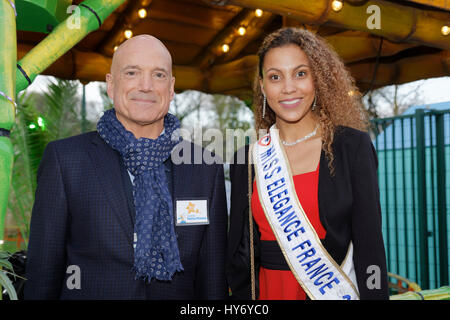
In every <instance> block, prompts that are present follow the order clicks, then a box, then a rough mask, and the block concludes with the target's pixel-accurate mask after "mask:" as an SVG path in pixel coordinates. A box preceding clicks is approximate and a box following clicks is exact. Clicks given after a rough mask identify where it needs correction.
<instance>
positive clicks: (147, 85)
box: [106, 36, 175, 138]
mask: <svg viewBox="0 0 450 320" xmlns="http://www.w3.org/2000/svg"><path fill="white" fill-rule="evenodd" d="M106 81H107V92H108V95H109V97H110V98H111V99H113V101H114V107H115V109H116V115H117V119H118V120H119V121H120V122H121V123H122V124H123V125H124V127H125V128H126V129H127V130H129V131H131V132H133V133H134V134H135V136H136V137H137V138H139V137H138V136H137V135H140V133H142V132H144V131H143V129H144V128H148V127H149V126H153V127H155V126H156V127H158V128H161V130H162V128H163V125H164V116H165V115H166V114H167V112H168V110H169V106H170V101H171V100H172V99H173V95H174V84H175V78H174V77H172V60H171V58H170V54H169V52H168V51H167V49H166V48H165V47H163V45H162V44H161V43H160V42H159V41H158V40H157V39H156V38H153V37H150V36H138V37H135V38H132V39H130V40H128V41H127V42H126V43H124V44H123V45H122V46H121V47H120V48H119V49H118V50H117V52H116V54H115V56H114V58H113V63H112V66H111V74H108V75H107V76H106Z"/></svg>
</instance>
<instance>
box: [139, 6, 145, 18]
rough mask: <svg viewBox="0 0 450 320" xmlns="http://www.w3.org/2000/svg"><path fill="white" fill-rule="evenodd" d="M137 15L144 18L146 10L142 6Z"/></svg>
mask: <svg viewBox="0 0 450 320" xmlns="http://www.w3.org/2000/svg"><path fill="white" fill-rule="evenodd" d="M138 15H139V18H141V19H144V18H145V17H146V16H147V10H145V9H144V8H142V9H140V10H139V11H138Z"/></svg>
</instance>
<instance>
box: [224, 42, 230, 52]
mask: <svg viewBox="0 0 450 320" xmlns="http://www.w3.org/2000/svg"><path fill="white" fill-rule="evenodd" d="M222 51H223V52H224V53H227V52H228V51H230V46H229V45H227V44H226V43H225V44H223V45H222Z"/></svg>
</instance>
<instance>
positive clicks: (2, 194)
mask: <svg viewBox="0 0 450 320" xmlns="http://www.w3.org/2000/svg"><path fill="white" fill-rule="evenodd" d="M11 2H12V3H13V4H14V3H15V2H14V1H11ZM11 30H16V17H15V12H14V9H13V7H12V6H11V4H10V3H9V2H8V1H0V39H2V40H1V41H0V66H2V72H0V91H1V92H2V94H3V95H1V96H0V129H3V130H7V131H9V130H11V128H12V126H13V124H14V120H15V105H14V102H13V101H15V80H16V74H15V69H16V57H17V53H16V51H17V47H16V43H17V41H16V32H11ZM3 130H2V132H3ZM13 160H14V152H13V147H12V144H11V140H10V138H9V137H8V136H0V181H1V183H0V240H3V235H4V222H5V215H6V207H7V205H8V196H9V188H10V184H11V178H12V167H13Z"/></svg>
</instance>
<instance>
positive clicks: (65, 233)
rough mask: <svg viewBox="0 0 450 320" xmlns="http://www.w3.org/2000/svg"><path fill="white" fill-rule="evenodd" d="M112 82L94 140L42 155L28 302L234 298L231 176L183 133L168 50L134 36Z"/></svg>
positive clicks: (58, 145) (118, 55) (90, 136)
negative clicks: (230, 287)
mask: <svg viewBox="0 0 450 320" xmlns="http://www.w3.org/2000/svg"><path fill="white" fill-rule="evenodd" d="M106 82H107V92H108V95H109V96H110V97H111V99H112V100H113V101H114V108H113V109H111V110H108V111H106V112H105V113H104V115H103V116H102V117H101V119H100V120H99V122H98V124H97V131H94V132H89V133H86V134H82V135H79V136H75V137H71V138H68V139H64V140H59V141H54V142H51V143H49V144H48V146H47V148H46V150H45V152H44V156H43V158H42V161H41V165H40V167H39V172H38V186H37V190H36V198H35V203H34V207H33V212H32V217H31V230H30V241H29V246H28V257H27V266H26V278H27V279H28V280H27V282H26V285H25V299H189V300H191V299H225V298H226V297H227V285H226V282H225V272H224V266H225V244H226V232H227V213H226V197H225V187H224V175H223V167H222V165H206V164H205V163H203V164H195V165H194V161H193V157H194V154H195V153H197V152H201V153H202V154H203V152H204V150H203V149H202V148H201V147H198V146H195V145H194V144H191V143H189V142H186V141H180V140H181V139H180V138H178V135H177V134H176V132H177V129H178V128H179V126H180V123H179V121H178V119H177V118H176V117H175V116H173V115H171V114H170V113H168V110H169V105H170V101H171V100H172V98H173V96H174V84H175V78H174V77H173V75H172V59H171V56H170V53H169V51H168V50H167V48H166V47H165V46H164V45H163V44H162V42H161V41H159V40H158V39H156V38H154V37H152V36H149V35H141V36H136V37H134V38H131V39H129V40H127V41H126V42H124V43H123V44H122V45H121V46H120V47H119V48H118V49H117V51H116V52H115V54H114V56H113V59H112V65H111V72H110V74H108V75H107V76H106ZM175 148H178V149H177V150H181V151H180V152H181V153H183V150H184V151H185V150H188V151H190V157H191V161H190V162H189V161H187V162H188V163H181V164H175V163H178V162H175V163H174V162H173V161H172V159H171V153H173V151H174V149H175ZM179 156H180V154H179ZM181 156H183V155H182V154H181ZM183 159H186V157H183Z"/></svg>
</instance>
